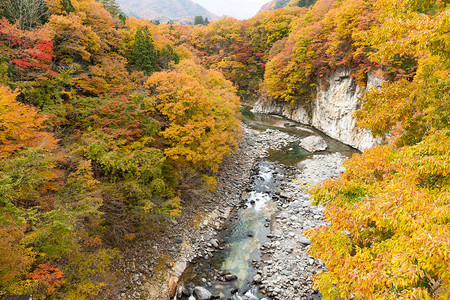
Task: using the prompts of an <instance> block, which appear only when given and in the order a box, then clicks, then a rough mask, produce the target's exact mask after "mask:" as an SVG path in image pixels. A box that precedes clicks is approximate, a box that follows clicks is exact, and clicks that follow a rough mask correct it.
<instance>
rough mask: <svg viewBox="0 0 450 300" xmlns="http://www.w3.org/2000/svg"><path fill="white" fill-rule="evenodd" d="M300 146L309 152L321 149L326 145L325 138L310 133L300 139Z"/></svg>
mask: <svg viewBox="0 0 450 300" xmlns="http://www.w3.org/2000/svg"><path fill="white" fill-rule="evenodd" d="M300 146H301V147H302V148H304V149H305V150H306V151H308V152H311V153H314V152H317V151H323V150H325V149H327V147H328V145H327V143H326V142H325V140H324V139H323V138H321V137H320V136H317V135H311V136H308V137H306V138H304V139H302V140H301V141H300Z"/></svg>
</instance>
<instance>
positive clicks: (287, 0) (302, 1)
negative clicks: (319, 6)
mask: <svg viewBox="0 0 450 300" xmlns="http://www.w3.org/2000/svg"><path fill="white" fill-rule="evenodd" d="M316 1H317V0H273V1H270V2H268V3H266V4H264V5H263V6H262V7H261V9H260V11H259V12H262V11H266V10H274V9H279V8H283V7H293V6H298V7H309V6H311V5H314V3H316Z"/></svg>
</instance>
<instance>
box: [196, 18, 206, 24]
mask: <svg viewBox="0 0 450 300" xmlns="http://www.w3.org/2000/svg"><path fill="white" fill-rule="evenodd" d="M204 24H205V20H203V17H202V16H196V17H195V21H194V25H204Z"/></svg>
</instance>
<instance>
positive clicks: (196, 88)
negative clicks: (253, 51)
mask: <svg viewBox="0 0 450 300" xmlns="http://www.w3.org/2000/svg"><path fill="white" fill-rule="evenodd" d="M147 84H148V85H149V86H150V87H151V88H153V89H154V90H155V92H156V93H155V94H154V99H156V100H153V101H155V102H156V103H157V104H156V107H157V108H158V110H159V111H160V112H161V113H162V114H163V115H164V116H166V117H167V119H168V121H169V122H170V125H169V126H168V127H167V128H166V129H165V130H164V131H162V132H161V135H162V136H163V137H164V138H166V139H167V140H168V141H169V143H170V145H171V147H169V148H167V149H165V151H164V153H165V154H166V155H167V156H168V157H170V158H171V159H173V160H174V161H177V162H178V163H181V164H182V163H183V161H184V162H187V163H189V164H193V165H194V166H195V167H196V168H197V169H199V170H212V171H216V170H217V168H218V166H219V164H220V162H221V161H222V158H223V156H224V155H226V154H228V153H229V152H230V151H231V148H232V147H234V145H236V131H237V129H238V124H239V123H238V119H237V118H236V113H237V110H238V103H239V102H238V101H239V100H238V97H237V96H236V95H235V89H234V88H233V86H232V84H231V83H230V82H229V81H227V80H225V79H224V78H223V76H222V75H220V74H219V73H218V72H214V71H207V70H205V69H203V68H202V67H200V66H197V65H195V63H193V62H192V61H182V62H180V64H179V65H178V66H177V67H176V71H172V72H159V73H155V74H153V75H152V76H151V77H150V78H149V80H148V82H147Z"/></svg>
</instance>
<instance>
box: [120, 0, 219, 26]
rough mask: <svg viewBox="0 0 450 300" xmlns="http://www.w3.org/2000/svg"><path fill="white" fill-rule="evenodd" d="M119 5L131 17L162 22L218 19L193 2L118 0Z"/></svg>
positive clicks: (189, 0) (178, 0) (175, 0)
mask: <svg viewBox="0 0 450 300" xmlns="http://www.w3.org/2000/svg"><path fill="white" fill-rule="evenodd" d="M117 3H118V4H119V5H120V8H121V9H122V10H123V12H124V13H126V14H127V15H129V16H133V17H137V18H141V19H149V20H159V21H161V22H167V21H177V22H180V23H189V22H192V23H193V22H194V18H195V16H202V17H204V18H208V19H209V20H215V19H217V18H218V17H217V16H216V15H215V14H213V13H212V12H210V11H208V10H207V9H206V8H204V7H203V6H201V5H199V4H197V3H195V2H192V1H191V0H117Z"/></svg>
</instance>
